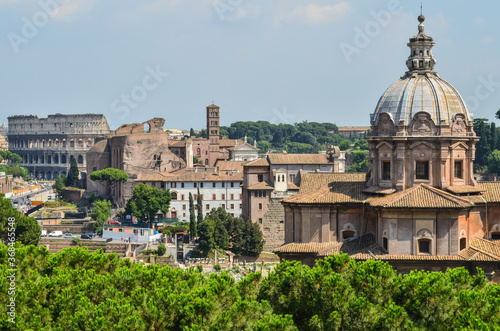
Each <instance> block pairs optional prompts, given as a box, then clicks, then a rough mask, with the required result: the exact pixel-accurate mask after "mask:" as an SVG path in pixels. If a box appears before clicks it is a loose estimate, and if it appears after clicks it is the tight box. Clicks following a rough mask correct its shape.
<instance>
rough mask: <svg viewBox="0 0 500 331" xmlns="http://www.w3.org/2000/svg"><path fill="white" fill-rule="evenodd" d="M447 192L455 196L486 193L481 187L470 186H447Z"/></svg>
mask: <svg viewBox="0 0 500 331" xmlns="http://www.w3.org/2000/svg"><path fill="white" fill-rule="evenodd" d="M447 190H448V191H450V192H451V193H455V194H460V193H462V194H465V193H479V192H484V191H486V189H485V188H483V187H482V186H481V185H478V186H472V185H462V186H449V187H448V188H447Z"/></svg>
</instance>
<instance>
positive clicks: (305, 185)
mask: <svg viewBox="0 0 500 331" xmlns="http://www.w3.org/2000/svg"><path fill="white" fill-rule="evenodd" d="M365 177H366V175H365V174H364V173H358V172H345V173H331V172H328V173H326V172H308V173H305V174H304V175H303V176H302V180H301V182H300V191H299V193H305V192H310V191H314V190H316V189H318V188H320V187H323V186H326V185H328V184H331V183H333V182H336V183H337V182H362V183H364V182H365Z"/></svg>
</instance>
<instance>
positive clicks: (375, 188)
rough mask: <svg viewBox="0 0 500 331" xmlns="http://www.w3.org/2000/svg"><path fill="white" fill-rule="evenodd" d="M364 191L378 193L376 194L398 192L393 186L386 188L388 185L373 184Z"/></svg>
mask: <svg viewBox="0 0 500 331" xmlns="http://www.w3.org/2000/svg"><path fill="white" fill-rule="evenodd" d="M363 192H365V193H376V194H392V193H394V192H396V190H395V189H393V188H386V187H380V186H372V187H369V188H367V189H365V190H364V191H363Z"/></svg>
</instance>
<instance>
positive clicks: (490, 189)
mask: <svg viewBox="0 0 500 331" xmlns="http://www.w3.org/2000/svg"><path fill="white" fill-rule="evenodd" d="M481 186H482V187H483V188H484V189H485V192H484V193H483V197H484V198H485V200H486V201H487V202H500V182H481ZM483 202H484V201H483Z"/></svg>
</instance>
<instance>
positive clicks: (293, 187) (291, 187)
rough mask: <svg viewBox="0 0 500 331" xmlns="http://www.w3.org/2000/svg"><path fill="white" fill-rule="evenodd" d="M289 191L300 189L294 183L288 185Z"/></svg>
mask: <svg viewBox="0 0 500 331" xmlns="http://www.w3.org/2000/svg"><path fill="white" fill-rule="evenodd" d="M288 189H289V190H298V189H299V187H298V186H297V185H295V184H294V183H288Z"/></svg>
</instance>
